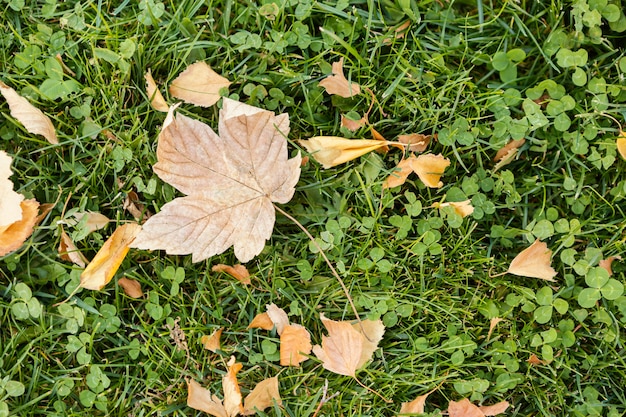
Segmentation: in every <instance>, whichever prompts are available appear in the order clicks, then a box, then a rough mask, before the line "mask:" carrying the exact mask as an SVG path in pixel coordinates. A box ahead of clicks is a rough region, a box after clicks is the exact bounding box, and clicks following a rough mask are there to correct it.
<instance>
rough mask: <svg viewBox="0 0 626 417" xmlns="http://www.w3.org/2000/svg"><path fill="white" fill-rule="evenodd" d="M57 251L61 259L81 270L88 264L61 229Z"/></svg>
mask: <svg viewBox="0 0 626 417" xmlns="http://www.w3.org/2000/svg"><path fill="white" fill-rule="evenodd" d="M58 251H59V256H61V259H63V260H64V261H69V262H72V263H73V264H74V265H78V266H80V267H81V268H84V267H85V266H86V265H87V264H88V263H89V261H88V260H87V258H85V255H83V254H82V253H81V252H80V251H79V250H78V248H77V247H76V245H75V244H74V242H73V241H72V239H71V238H70V237H69V236H68V234H67V233H65V231H64V230H63V229H61V241H60V242H59V248H58Z"/></svg>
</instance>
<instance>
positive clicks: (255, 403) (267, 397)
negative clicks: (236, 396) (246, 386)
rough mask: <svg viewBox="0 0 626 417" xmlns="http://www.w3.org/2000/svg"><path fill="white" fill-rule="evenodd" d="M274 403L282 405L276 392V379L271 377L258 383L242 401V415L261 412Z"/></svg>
mask: <svg viewBox="0 0 626 417" xmlns="http://www.w3.org/2000/svg"><path fill="white" fill-rule="evenodd" d="M274 402H276V404H277V405H279V406H280V405H282V400H281V398H280V393H279V392H278V378H277V377H272V378H267V379H264V380H263V381H261V382H259V383H258V384H257V385H256V387H254V389H253V390H252V391H251V392H250V394H248V395H247V396H246V398H245V400H244V401H243V415H244V416H249V415H252V414H255V413H256V412H257V411H263V410H265V409H266V408H267V407H270V406H272V405H273V404H274Z"/></svg>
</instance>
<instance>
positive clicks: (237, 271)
mask: <svg viewBox="0 0 626 417" xmlns="http://www.w3.org/2000/svg"><path fill="white" fill-rule="evenodd" d="M211 271H213V272H225V273H227V274H228V275H230V276H231V277H233V278H235V279H236V280H237V281H239V282H241V283H242V284H244V285H248V284H250V273H249V272H248V269H247V268H246V267H245V266H243V265H241V264H237V265H233V266H230V265H224V264H217V265H214V266H213V268H211Z"/></svg>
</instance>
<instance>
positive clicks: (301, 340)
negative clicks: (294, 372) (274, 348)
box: [280, 324, 312, 366]
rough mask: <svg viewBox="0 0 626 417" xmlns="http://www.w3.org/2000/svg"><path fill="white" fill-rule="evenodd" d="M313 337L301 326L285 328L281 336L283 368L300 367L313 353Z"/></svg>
mask: <svg viewBox="0 0 626 417" xmlns="http://www.w3.org/2000/svg"><path fill="white" fill-rule="evenodd" d="M311 348H312V346H311V335H310V334H309V332H308V330H307V329H305V328H304V327H303V326H301V325H299V324H290V325H287V326H285V327H284V328H283V332H282V334H281V335H280V364H281V365H282V366H300V364H301V363H302V362H304V361H305V360H307V359H308V358H307V357H306V356H305V355H309V354H310V353H311Z"/></svg>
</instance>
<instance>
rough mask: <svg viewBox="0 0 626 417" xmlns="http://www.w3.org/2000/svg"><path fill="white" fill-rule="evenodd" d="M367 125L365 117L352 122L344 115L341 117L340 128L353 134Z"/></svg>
mask: <svg viewBox="0 0 626 417" xmlns="http://www.w3.org/2000/svg"><path fill="white" fill-rule="evenodd" d="M366 124H367V115H365V116H363V117H361V118H360V119H359V120H352V119H349V118H347V117H346V116H345V115H343V114H342V115H341V126H343V127H345V128H346V129H348V130H349V131H351V132H355V131H357V130H359V129H360V128H362V127H363V126H365V125H366Z"/></svg>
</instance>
